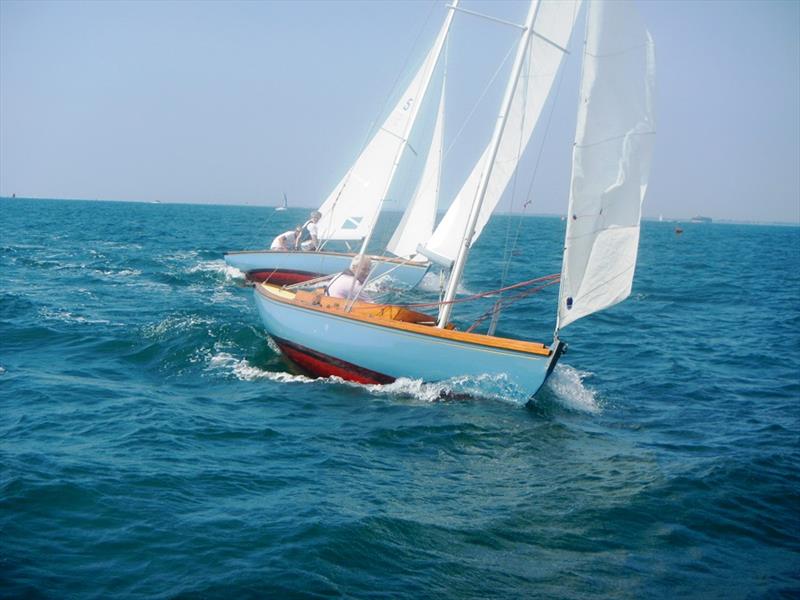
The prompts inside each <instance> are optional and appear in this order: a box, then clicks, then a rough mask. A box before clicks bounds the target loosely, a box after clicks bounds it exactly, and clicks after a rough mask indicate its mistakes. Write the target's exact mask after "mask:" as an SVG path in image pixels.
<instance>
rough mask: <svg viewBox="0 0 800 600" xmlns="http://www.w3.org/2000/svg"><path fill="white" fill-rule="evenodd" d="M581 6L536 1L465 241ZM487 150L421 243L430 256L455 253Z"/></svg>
mask: <svg viewBox="0 0 800 600" xmlns="http://www.w3.org/2000/svg"><path fill="white" fill-rule="evenodd" d="M580 6H581V0H541V1H540V3H539V7H538V14H537V15H536V24H535V25H534V32H533V37H532V39H531V41H530V44H529V48H528V54H527V59H526V60H527V64H526V68H525V69H524V70H523V72H522V74H521V75H520V79H519V83H518V84H517V87H516V90H515V93H514V98H513V100H512V104H511V108H510V109H509V114H508V121H507V124H506V127H505V130H504V132H503V137H502V140H501V142H500V148H499V149H498V152H497V158H496V159H495V161H494V165H493V167H492V174H491V178H490V179H489V184H488V188H487V190H486V195H485V197H484V200H483V203H482V205H481V211H480V216H479V217H478V221H477V225H476V229H475V234H474V235H473V238H472V240H470V243H472V242H474V241H475V240H476V239H477V238H478V236H480V234H481V231H482V230H483V228H484V226H485V225H486V223H487V222H488V221H489V217H490V216H491V214H492V211H493V210H494V209H495V207H496V206H497V203H498V202H499V201H500V198H501V197H502V195H503V192H504V191H505V189H506V186H507V185H508V183H509V181H510V180H511V177H512V176H513V174H514V170H515V169H516V167H517V163H518V162H519V160H520V157H521V155H522V152H523V150H524V149H525V146H526V145H527V144H528V142H529V141H530V138H531V135H532V134H533V130H534V128H535V126H536V123H537V121H538V120H539V117H540V115H541V112H542V108H543V107H544V104H545V101H546V100H547V96H548V95H549V93H550V89H551V88H552V86H553V81H554V80H555V77H556V74H557V73H558V69H559V67H560V66H561V62H562V58H563V56H564V54H565V48H566V47H567V46H568V44H569V39H570V36H571V34H572V29H573V27H574V25H575V19H576V17H577V15H578V11H579V10H580ZM488 155H489V147H488V146H487V148H486V150H485V151H484V152H483V154H482V155H481V158H480V159H479V160H478V162H477V163H476V164H475V167H474V168H473V170H472V173H470V175H469V177H468V178H467V180H466V182H465V183H464V185H463V186H462V188H461V190H460V191H459V192H458V195H457V196H456V198H455V200H453V203H452V204H451V205H450V208H449V209H448V210H447V213H446V214H445V216H444V218H443V219H442V221H441V223H439V225H438V226H437V227H436V230H435V231H434V233H433V236H432V237H431V238H430V240H429V241H428V242H427V243H426V244H425V248H426V250H429V251H431V253H432V255H435V256H439V257H444V258H446V259H449V260H451V261H452V260H454V259H455V257H456V255H457V254H458V249H459V246H460V245H461V242H462V239H463V235H464V232H465V231H466V230H467V222H468V220H469V214H470V210H471V208H472V203H473V201H474V200H475V195H476V194H477V191H478V183H479V181H480V178H481V174H482V173H483V171H484V170H486V169H487V168H488V166H487V164H486V161H487V159H488Z"/></svg>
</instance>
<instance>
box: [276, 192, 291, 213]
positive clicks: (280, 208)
mask: <svg viewBox="0 0 800 600" xmlns="http://www.w3.org/2000/svg"><path fill="white" fill-rule="evenodd" d="M275 210H276V211H278V212H282V211H284V210H289V199H288V198H287V197H286V192H284V193H283V204H282V205H281V206H276V207H275Z"/></svg>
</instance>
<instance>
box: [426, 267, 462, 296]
mask: <svg viewBox="0 0 800 600" xmlns="http://www.w3.org/2000/svg"><path fill="white" fill-rule="evenodd" d="M441 285H442V283H441V280H440V278H439V273H438V272H437V273H432V272H430V271H428V272H427V273H425V277H423V278H422V281H420V282H419V285H418V286H417V289H418V290H420V291H422V292H430V293H432V294H438V293H439V291H440V289H441ZM457 293H459V294H462V295H469V296H471V295H472V292H471V291H470V290H468V289H467V288H466V287H464V284H463V283H459V284H458V290H457Z"/></svg>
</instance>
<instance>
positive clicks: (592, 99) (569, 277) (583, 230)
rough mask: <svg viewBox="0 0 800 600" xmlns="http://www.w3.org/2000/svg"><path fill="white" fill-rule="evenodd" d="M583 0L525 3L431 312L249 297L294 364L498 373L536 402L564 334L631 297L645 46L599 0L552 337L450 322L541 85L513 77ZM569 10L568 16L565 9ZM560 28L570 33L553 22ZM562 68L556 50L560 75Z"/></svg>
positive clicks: (642, 187)
mask: <svg viewBox="0 0 800 600" xmlns="http://www.w3.org/2000/svg"><path fill="white" fill-rule="evenodd" d="M579 2H580V0H577V1H576V2H574V3H567V2H559V1H548V0H540V1H538V2H537V1H536V0H534V1H533V2H532V3H531V6H530V9H529V12H528V15H527V18H526V22H525V25H524V26H523V28H522V34H521V38H520V41H519V46H518V49H517V55H516V57H515V61H514V66H513V68H512V72H511V76H510V79H509V83H508V85H507V88H506V93H505V96H504V99H503V103H502V105H501V109H500V113H499V114H500V117H499V118H498V122H497V125H496V128H495V131H494V134H493V136H492V140H491V142H490V144H489V146H488V147H487V151H486V152H485V153H484V156H483V158H482V160H483V161H484V162H483V163H482V167H483V168H481V169H480V176H479V177H478V178H477V183H476V185H475V187H474V190H475V194H474V196H473V198H472V202H471V206H470V210H469V212H468V215H467V217H466V219H465V228H464V230H463V232H462V235H461V236H459V237H458V239H457V246H458V251H457V254H456V257H455V260H454V261H453V264H452V269H451V274H450V279H449V282H448V286H447V293H446V295H445V299H444V302H443V303H442V305H441V309H440V311H439V315H438V317H434V316H429V315H426V314H424V313H419V312H415V311H412V310H409V309H408V308H404V307H401V306H393V305H380V304H371V303H365V302H359V301H358V299H357V298H356V299H349V300H342V299H335V298H329V297H326V296H324V295H321V294H320V293H319V292H309V291H299V292H295V291H290V290H286V289H282V288H279V287H277V286H274V285H270V284H261V285H258V286H256V289H255V299H256V304H257V307H258V311H259V313H260V316H261V319H262V321H263V323H264V325H265V327H266V329H267V332H268V333H269V335H270V336H271V337H272V338H273V339H274V340H275V341H276V342H277V344H278V346H279V347H280V348H281V349H282V351H283V352H284V353H285V354H286V356H287V357H288V358H289V359H290V360H292V361H294V362H296V363H297V364H299V365H300V366H301V367H303V368H304V369H306V370H307V371H309V372H311V373H313V374H317V375H321V376H327V375H337V376H340V377H343V378H345V379H349V380H353V381H359V382H377V383H386V382H390V381H393V380H394V379H397V378H399V377H408V378H414V379H421V380H424V381H438V380H444V379H449V378H452V377H457V376H481V375H489V376H496V377H502V378H504V379H506V380H507V381H508V382H509V383H510V384H512V385H513V386H514V387H515V388H517V389H518V390H520V391H521V392H523V393H525V394H526V395H532V394H535V393H536V391H537V390H538V389H539V388H540V387H541V385H542V384H543V383H544V381H545V379H546V378H547V376H548V374H549V373H551V372H552V370H553V368H554V367H555V364H556V362H557V361H558V358H559V356H560V354H561V352H562V350H563V343H562V341H561V340H560V339H559V332H560V330H561V329H563V328H564V327H565V326H567V325H569V324H570V323H572V322H573V321H575V320H577V319H579V318H581V317H584V316H587V315H589V314H592V313H593V312H596V311H598V310H602V309H604V308H607V307H609V306H611V305H613V304H616V303H617V302H620V301H621V300H623V299H624V298H626V297H627V296H628V295H629V294H630V289H631V284H632V280H633V271H634V267H635V264H636V255H637V249H638V238H639V222H640V218H641V204H642V200H643V198H644V194H645V191H646V188H647V178H648V172H649V164H650V156H651V151H652V142H653V137H654V121H653V106H652V101H653V90H654V72H655V66H654V58H653V44H652V40H651V38H650V35H649V33H648V32H647V30H646V29H645V28H644V26H643V25H641V23H640V22H639V20H638V17H637V15H636V14H635V11H634V9H633V6H632V5H631V4H630V3H629V2H620V1H616V2H606V1H604V0H597V1H593V2H590V3H589V6H588V8H587V10H588V15H587V32H586V41H585V49H584V57H583V69H582V80H581V89H580V102H579V107H578V123H577V130H576V136H575V146H574V151H573V165H572V167H573V168H572V181H571V189H570V199H569V210H568V213H567V214H568V224H567V232H566V239H565V252H564V258H563V267H562V273H561V287H560V291H559V303H558V310H557V318H556V328H555V333H554V336H553V341H552V342H551V343H548V344H543V343H537V342H529V341H524V340H516V339H509V338H502V337H496V336H491V335H481V334H474V333H466V332H460V331H457V330H455V329H454V328H453V327H452V325H451V324H450V323H449V316H450V313H451V309H452V306H453V300H454V298H455V290H456V288H457V286H458V283H459V281H460V278H461V274H462V272H463V267H464V264H465V262H466V259H467V256H468V253H469V248H470V246H471V243H472V242H473V241H474V237H475V234H476V231H478V230H479V226H480V221H481V219H482V218H483V216H482V215H484V213H483V212H482V210H483V209H484V206H485V205H484V201H485V200H486V198H487V197H491V190H492V188H493V186H495V187H496V186H497V185H498V183H502V180H500V181H499V182H498V181H492V177H493V175H492V173H493V172H494V171H495V169H494V167H495V165H496V163H497V161H498V156H502V151H503V148H504V143H503V140H504V134H505V133H506V125H507V123H508V120H509V118H514V114H515V111H517V109H518V108H520V107H522V106H523V104H524V103H525V102H526V101H527V100H528V99H529V97H528V93H529V92H530V91H532V89H533V90H536V86H537V85H539V84H540V83H541V82H539V83H536V78H535V77H533V78H532V77H526V78H525V81H526V84H525V85H518V83H519V81H520V75H521V74H522V73H523V72H525V73H526V74H527V75H529V74H530V72H531V71H532V70H533V69H535V68H536V64H537V61H538V60H540V59H541V60H544V62H547V56H548V54H549V53H550V52H553V51H554V50H555V51H558V52H559V53H561V52H562V51H563V50H564V47H565V46H566V45H567V43H568V39H569V32H570V31H571V29H572V24H573V23H574V19H575V9H577V6H579ZM568 5H571V6H570V7H569V8H570V9H572V12H571V14H570V13H569V12H566V11H567V8H566V7H567V6H568ZM559 21H563V23H566V24H567V25H568V26H567V27H564V26H563V23H562V26H561V27H557V26H555V25H554V24H555V23H557V22H559ZM565 31H566V37H565V36H564V32H565ZM559 33H560V37H559ZM542 57H545V58H542ZM558 63H560V55H559V58H558V61H556V63H555V67H556V68H557V67H558ZM550 66H553V65H552V61H551V65H550ZM528 85H533V86H534V87H533V88H532V89H529V88H527V87H526V86H528ZM548 89H549V88H548ZM523 112H524V111H523ZM515 129H516V128H511V129H510V130H511V131H513V130H515ZM501 187H502V186H501ZM363 250H364V249H363V247H362V252H363Z"/></svg>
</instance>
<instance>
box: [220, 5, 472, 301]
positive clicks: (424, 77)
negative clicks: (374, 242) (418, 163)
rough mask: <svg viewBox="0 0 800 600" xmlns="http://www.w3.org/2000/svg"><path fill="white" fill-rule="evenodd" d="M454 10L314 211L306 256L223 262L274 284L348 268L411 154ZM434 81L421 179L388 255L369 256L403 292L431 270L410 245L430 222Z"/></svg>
mask: <svg viewBox="0 0 800 600" xmlns="http://www.w3.org/2000/svg"><path fill="white" fill-rule="evenodd" d="M457 6H458V0H455V1H454V2H453V3H452V5H451V6H450V7H448V11H447V15H446V17H445V20H444V24H443V25H442V27H441V29H440V30H439V32H438V34H437V36H436V38H435V40H434V43H433V45H432V47H431V49H430V50H429V52H428V53H427V55H426V57H425V59H424V60H423V62H422V64H421V66H420V67H419V69H418V70H417V72H416V74H415V75H414V77H413V78H412V80H411V82H410V84H409V85H408V87H407V88H406V89H405V91H404V93H403V94H402V95H401V96H400V99H399V100H398V101H397V103H396V105H395V106H394V108H393V110H392V111H391V112H390V113H389V116H388V117H387V118H386V119H385V121H384V122H383V123H382V125H381V126H380V127H379V128H378V129H377V132H376V133H375V134H374V136H373V137H372V139H371V140H370V141H369V142H368V143H367V145H366V146H365V148H364V150H363V151H362V152H361V154H360V155H359V156H358V158H357V159H356V161H355V163H354V164H353V165H352V166H351V167H350V169H348V171H347V173H346V174H345V175H344V177H343V178H342V179H341V181H340V182H339V183H338V184H337V185H336V187H335V188H334V189H333V191H332V192H331V194H330V195H329V196H328V198H327V199H326V200H325V202H323V204H322V205H321V206H320V207H319V212H320V213H321V215H322V217H321V219H320V220H319V222H318V223H317V229H318V232H319V234H318V239H319V240H320V241H321V244H320V248H318V249H317V250H315V251H310V252H308V251H306V252H288V251H274V250H245V251H237V252H228V253H226V254H225V262H226V263H228V264H229V265H230V266H232V267H235V268H237V269H239V270H241V271H243V272H244V273H245V274H246V276H247V278H248V279H250V280H252V281H270V282H272V283H275V284H278V285H286V284H293V283H298V282H302V281H307V280H309V279H312V278H318V277H320V276H324V275H329V274H333V273H338V272H340V271H342V270H344V269H346V268H347V267H348V266H349V264H350V261H351V260H352V258H353V257H354V256H355V254H356V253H355V252H352V251H351V250H352V247H353V244H358V245H360V246H361V247H366V245H367V244H368V243H369V242H370V240H371V238H372V234H373V232H374V229H375V226H376V224H377V220H378V216H379V215H380V213H381V209H382V208H383V205H384V204H385V202H386V199H387V196H388V194H389V192H390V189H391V187H392V184H393V182H394V180H395V177H396V175H397V173H398V167H399V165H400V162H401V160H402V159H403V157H404V156H405V155H406V154H407V152H408V151H413V152H414V153H416V150H414V149H413V148H411V145H410V142H409V140H410V136H411V133H412V130H413V129H414V126H415V124H416V123H417V120H418V117H419V115H420V112H421V109H422V107H423V104H424V101H425V98H426V94H427V93H428V90H429V89H430V88H431V83H432V81H433V80H434V75H435V74H436V73H437V71H439V72H442V71H443V70H444V67H443V57H442V55H443V51H444V48H445V43H446V40H447V36H448V32H449V30H450V24H451V23H452V20H453V12H454V11H455V10H456V8H457ZM440 79H441V88H442V93H441V94H440V98H439V104H438V107H439V108H438V110H437V113H436V114H437V120H436V123H435V125H434V127H433V134H432V138H431V144H430V148H429V151H428V154H427V158H426V161H425V164H424V166H423V169H422V175H421V177H420V179H419V182H418V185H417V187H416V191H415V194H414V196H413V198H412V199H411V200H410V202H409V204H408V207H407V209H406V211H405V213H404V215H403V217H402V219H401V221H400V224H399V225H398V227H397V229H396V230H395V232H394V234H393V236H392V239H391V240H390V242H389V244H388V246H387V250H388V251H389V252H391V253H392V254H393V256H372V257H371V258H372V260H373V262H374V264H375V265H376V271H375V273H374V275H376V276H380V277H382V278H384V279H386V280H387V283H388V282H392V283H393V284H398V285H400V286H402V287H413V286H415V285H416V284H417V283H419V281H420V280H421V279H422V277H423V276H424V275H425V273H427V271H428V269H429V268H430V266H431V264H430V262H429V261H428V260H427V259H426V258H425V257H424V256H421V255H419V254H418V253H417V252H416V248H417V246H418V245H419V244H421V243H423V242H424V241H426V240H427V239H428V238H429V237H430V235H431V233H432V232H433V224H434V221H435V219H436V210H437V201H438V184H439V171H440V168H441V159H442V153H441V147H442V142H441V140H442V136H443V126H442V122H443V118H444V113H443V110H442V107H443V103H444V75H442V77H441V78H440ZM336 244H339V245H341V244H344V246H345V247H344V248H342V249H341V251H336V250H334V249H333V246H334V245H336Z"/></svg>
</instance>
